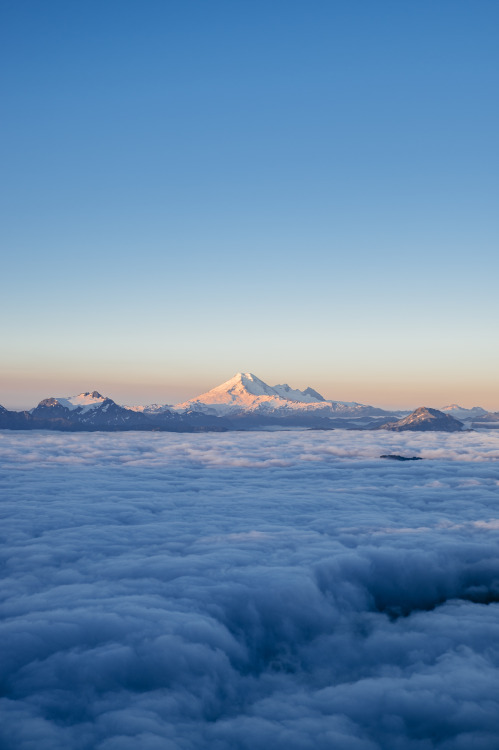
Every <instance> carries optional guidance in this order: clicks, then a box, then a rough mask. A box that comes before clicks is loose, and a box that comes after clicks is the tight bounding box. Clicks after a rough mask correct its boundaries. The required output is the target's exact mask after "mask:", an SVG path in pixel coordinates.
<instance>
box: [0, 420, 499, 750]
mask: <svg viewBox="0 0 499 750" xmlns="http://www.w3.org/2000/svg"><path fill="white" fill-rule="evenodd" d="M384 453H403V454H405V455H421V456H423V457H424V458H425V459H426V460H424V461H418V462H413V463H412V462H407V463H398V462H390V461H385V460H381V459H380V458H379V456H380V455H381V454H384ZM0 459H1V462H2V463H1V466H2V468H1V470H0V483H1V498H2V501H1V506H0V507H1V513H2V524H1V527H0V536H1V547H0V550H1V551H0V562H1V565H2V571H3V573H2V579H1V584H0V595H1V617H2V620H1V624H0V663H1V664H2V669H1V674H0V695H1V696H2V697H1V698H0V712H1V715H2V722H1V728H0V745H1V747H2V748H5V750H28V749H30V750H31V748H32V747H36V748H37V750H49V749H50V750H59V749H60V750H62V749H63V748H64V750H66V749H67V748H71V749H72V750H73V749H74V750H94V749H95V750H128V749H130V750H131V749H132V748H133V749H134V750H136V748H140V749H141V750H156V749H159V748H161V750H194V749H196V750H198V748H200V747H206V748H213V749H214V750H234V749H235V750H238V749H241V750H242V749H248V750H249V748H251V749H252V750H253V748H254V747H256V746H258V747H261V748H264V749H265V748H272V749H273V750H280V749H281V748H286V750H295V749H296V750H308V749H309V748H310V749H312V748H314V750H315V749H318V750H322V748H324V749H325V748H327V750H330V748H331V747H334V748H337V749H339V750H343V748H345V750H346V749H347V748H348V750H352V749H353V750H381V749H383V750H392V749H393V750H402V749H403V750H405V749H406V748H409V749H410V750H412V749H414V750H427V749H428V748H439V750H461V749H463V750H464V748H466V750H467V749H468V748H469V747H473V748H474V749H475V748H478V750H485V749H487V750H492V748H494V750H495V748H496V747H497V737H498V736H499V680H498V679H497V667H498V661H499V650H498V646H499V633H498V628H497V616H498V606H499V605H498V602H499V539H498V530H499V508H498V486H499V463H498V459H499V435H498V436H495V435H494V434H476V433H465V434H458V435H453V434H450V435H443V434H435V433H430V434H413V435H408V434H390V433H363V432H359V433H352V432H342V431H335V432H332V433H322V432H305V431H303V432H283V433H276V432H274V433H230V434H222V435H221V434H203V435H189V436H185V435H175V434H158V433H121V434H110V433H100V434H99V433H92V434H57V433H8V432H3V433H0Z"/></svg>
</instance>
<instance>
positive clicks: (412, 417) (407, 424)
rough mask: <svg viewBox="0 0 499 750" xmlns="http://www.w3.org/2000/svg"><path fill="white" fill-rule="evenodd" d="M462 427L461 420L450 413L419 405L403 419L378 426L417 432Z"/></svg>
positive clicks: (450, 430)
mask: <svg viewBox="0 0 499 750" xmlns="http://www.w3.org/2000/svg"><path fill="white" fill-rule="evenodd" d="M463 428H464V425H463V423H462V422H460V421H459V420H458V419H454V417H451V416H450V414H444V412H443V411H439V410H438V409H430V408H429V407H428V406H420V407H419V409H416V410H415V411H413V412H412V414H409V415H408V416H407V417H405V418H404V419H399V421H398V422H387V423H386V424H383V425H381V426H380V428H379V429H380V430H393V431H395V432H400V431H402V430H413V431H415V432H416V431H417V432H429V431H433V430H435V431H437V432H460V431H461V430H462V429H463Z"/></svg>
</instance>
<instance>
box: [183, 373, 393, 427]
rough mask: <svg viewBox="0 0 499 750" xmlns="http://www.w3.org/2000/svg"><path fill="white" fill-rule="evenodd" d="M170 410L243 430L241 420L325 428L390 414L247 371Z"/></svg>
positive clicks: (265, 423)
mask: <svg viewBox="0 0 499 750" xmlns="http://www.w3.org/2000/svg"><path fill="white" fill-rule="evenodd" d="M174 409H175V411H177V412H178V413H182V412H200V413H203V414H210V415H214V416H215V415H216V416H219V417H222V416H223V417H226V418H230V419H231V420H233V419H235V418H237V420H238V421H237V426H238V427H243V426H244V422H243V423H242V422H241V420H246V421H248V422H251V426H252V428H257V427H258V426H260V425H262V426H263V425H267V424H274V423H277V424H282V421H283V420H284V421H285V422H286V423H287V424H295V425H304V426H309V427H313V426H314V425H315V426H320V427H326V426H327V424H328V420H330V419H331V418H336V419H337V418H338V417H340V418H348V419H352V418H353V419H361V418H364V419H369V418H372V417H376V416H385V418H386V417H387V416H389V415H390V414H391V412H386V411H383V410H382V409H376V408H374V407H371V406H364V405H363V404H358V403H355V402H344V401H326V400H325V399H324V397H323V396H321V394H320V393H317V391H314V390H313V389H312V388H310V387H309V388H306V389H305V390H304V391H300V390H297V389H294V388H291V387H290V386H289V385H287V384H283V385H275V386H270V385H268V384H267V383H265V382H264V381H263V380H260V378H258V377H257V376H256V375H253V374H252V373H249V372H244V373H241V372H239V373H237V375H235V376H234V377H233V378H231V379H230V380H227V381H226V382H225V383H222V384H221V385H219V386H216V387H215V388H212V389H211V390H210V391H207V392H206V393H202V394H201V395H200V396H197V397H196V398H193V399H190V400H189V401H184V402H183V403H180V404H177V405H176V406H175V407H174ZM262 420H263V421H262ZM269 420H270V421H269ZM330 426H332V425H330ZM335 426H338V425H335Z"/></svg>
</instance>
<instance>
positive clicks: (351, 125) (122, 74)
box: [0, 0, 499, 409]
mask: <svg viewBox="0 0 499 750" xmlns="http://www.w3.org/2000/svg"><path fill="white" fill-rule="evenodd" d="M498 24H499V6H498V5H497V3H496V2H495V1H490V2H489V1H488V0H480V1H479V2H474V3H471V2H462V1H461V0H452V1H450V0H448V1H447V0H441V1H440V2H438V3H435V2H430V1H426V0H422V1H421V2H417V3H399V2H395V0H394V1H393V2H391V1H389V0H380V1H379V2H376V3H372V2H370V1H368V0H354V1H353V2H348V3H346V2H331V1H330V0H328V1H327V2H326V1H325V0H324V1H321V0H318V1H312V2H307V3H305V2H295V1H294V0H285V1H284V0H275V2H272V3H269V2H263V1H260V0H256V1H255V0H252V1H251V2H249V1H246V0H241V2H237V3H234V2H228V1H227V2H224V1H222V0H213V1H212V2H210V3H206V2H201V0H198V1H197V2H194V1H190V0H185V1H183V2H181V3H180V2H173V1H172V0H162V1H161V2H160V1H159V0H158V1H156V0H148V1H147V2H143V3H138V2H129V1H128V0H120V1H119V2H118V1H117V0H108V1H107V2H105V3H102V2H96V1H94V0H89V1H88V2H85V3H68V2H63V1H62V0H60V1H59V0H51V2H50V3H39V2H28V1H25V0H16V1H15V2H13V1H8V0H4V2H3V3H2V4H1V7H0V66H1V70H2V76H1V81H0V108H1V111H0V120H1V134H2V137H1V139H0V158H1V163H2V176H1V178H0V190H1V196H0V197H1V201H0V203H1V208H0V247H1V249H2V265H1V268H2V274H1V284H2V286H1V289H2V292H1V295H0V316H1V321H2V326H1V329H0V331H1V333H0V346H1V352H2V357H1V368H0V403H2V404H3V405H5V406H7V407H11V408H21V407H31V406H33V405H34V404H36V403H37V402H38V401H39V400H40V399H41V398H44V397H48V396H65V395H73V394H75V393H79V392H81V391H84V390H93V389H97V390H99V391H101V392H103V393H105V394H106V395H109V396H111V397H112V398H114V399H115V400H118V401H121V402H125V403H148V402H160V403H172V402H176V401H181V400H183V399H186V398H189V397H193V396H195V395H197V394H198V393H201V392H204V391H206V390H208V389H209V388H211V387H213V386H216V385H218V384H219V383H221V382H223V381H225V380H227V379H229V378H230V377H232V376H233V375H234V374H235V373H236V372H238V371H249V372H253V373H255V374H256V375H257V376H258V377H260V378H262V379H263V380H265V381H266V382H268V383H270V384H271V385H272V384H275V383H282V382H288V383H290V384H291V385H292V386H293V387H301V388H303V387H306V386H312V387H314V388H316V389H317V390H319V391H320V392H322V393H323V395H324V396H325V397H326V398H333V399H338V400H355V401H360V402H363V403H372V404H375V405H379V406H385V407H405V408H408V407H416V406H419V405H423V404H425V405H428V406H443V405H445V404H447V403H452V402H457V403H460V404H462V405H464V406H473V405H475V404H480V405H482V406H485V407H487V408H491V409H499V392H498V387H497V383H498V376H499V351H498V348H497V320H498V312H499V311H498V302H497V278H498V276H499V273H498V272H499V268H498V266H499V260H498V258H499V254H498V253H497V244H498V243H497V240H498V235H499V231H498V229H499V228H498V220H497V192H498V187H499V186H498V175H499V168H498V167H499V164H498V149H497V132H499V104H498V98H497V90H498V84H499V81H498V79H499V49H498V45H497V33H498Z"/></svg>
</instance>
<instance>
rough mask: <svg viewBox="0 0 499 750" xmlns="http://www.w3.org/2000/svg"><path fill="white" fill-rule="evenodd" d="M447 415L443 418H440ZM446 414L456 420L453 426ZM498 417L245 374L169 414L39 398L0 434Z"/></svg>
mask: <svg viewBox="0 0 499 750" xmlns="http://www.w3.org/2000/svg"><path fill="white" fill-rule="evenodd" d="M446 412H447V413H446ZM453 414H455V415H457V414H459V416H460V419H459V420H458V419H456V418H455V417H454V416H453ZM497 425H499V415H497V414H494V413H490V412H487V411H486V410H485V409H482V408H481V407H474V408H473V409H463V408H462V407H458V406H456V405H455V404H453V405H452V406H448V407H444V410H443V411H439V410H437V409H432V408H428V407H420V408H419V409H416V411H414V412H413V413H412V414H407V412H403V411H386V410H384V409H380V408H378V407H375V406H370V405H367V404H360V403H357V402H355V401H333V400H326V399H325V398H324V397H323V396H322V395H321V394H320V393H318V392H317V391H316V390H314V389H313V388H311V387H307V388H305V389H304V390H303V391H300V390H298V389H294V388H291V387H290V386H289V385H288V384H287V383H285V384H280V385H274V386H270V385H267V383H265V382H264V381H263V380H260V378H258V377H256V375H253V374H252V373H238V374H237V375H235V376H234V377H233V378H231V379H230V380H228V381H226V382H225V383H222V384H221V385H219V386H217V387H216V388H212V389H211V390H210V391H207V392H206V393H203V394H201V395H200V396H197V397H196V398H192V399H190V400H188V401H184V402H182V403H179V404H176V405H175V406H172V405H170V404H162V405H161V404H159V405H158V404H152V405H145V406H142V405H141V406H123V405H120V404H117V403H116V402H115V401H113V400H112V399H111V398H109V397H106V396H102V395H101V394H100V393H99V392H98V391H92V392H91V391H86V392H84V393H80V394H79V395H78V396H72V397H64V398H61V397H59V398H53V397H51V398H46V399H43V400H42V401H40V403H39V404H38V406H36V407H35V408H34V409H31V410H30V411H9V410H7V409H5V408H4V407H0V429H11V430H39V429H46V430H63V431H70V432H81V431H84V432H92V431H96V430H102V431H111V432H116V431H126V430H146V431H149V430H158V431H166V432H202V431H207V430H209V431H226V430H258V429H276V428H281V429H288V428H289V429H292V428H302V429H325V430H332V429H347V430H366V429H368V430H371V429H378V428H382V429H386V430H395V431H402V430H417V431H429V430H431V431H444V432H452V431H455V432H458V431H460V430H462V429H464V428H465V427H466V428H482V429H493V428H494V427H496V426H497Z"/></svg>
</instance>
